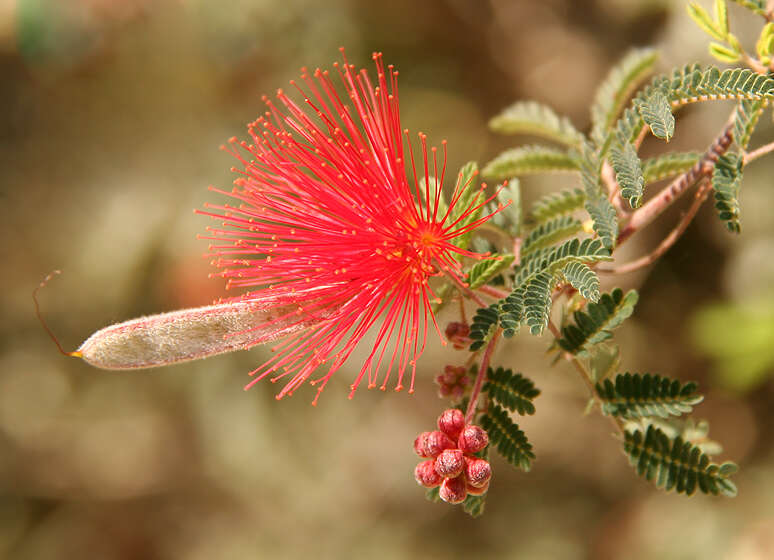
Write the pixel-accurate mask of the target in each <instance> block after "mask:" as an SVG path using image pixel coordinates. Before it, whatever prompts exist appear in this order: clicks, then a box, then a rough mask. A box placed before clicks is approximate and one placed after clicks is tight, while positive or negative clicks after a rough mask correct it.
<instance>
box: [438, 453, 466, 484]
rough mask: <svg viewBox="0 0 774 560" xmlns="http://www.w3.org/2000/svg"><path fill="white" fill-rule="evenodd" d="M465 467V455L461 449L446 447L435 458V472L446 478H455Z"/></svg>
mask: <svg viewBox="0 0 774 560" xmlns="http://www.w3.org/2000/svg"><path fill="white" fill-rule="evenodd" d="M464 468H465V455H463V454H462V451H460V450H459V449H444V450H443V451H441V454H440V455H438V458H437V459H436V460H435V472H437V473H438V474H439V475H441V476H442V477H444V478H454V477H456V476H459V475H460V473H462V470H463V469H464Z"/></svg>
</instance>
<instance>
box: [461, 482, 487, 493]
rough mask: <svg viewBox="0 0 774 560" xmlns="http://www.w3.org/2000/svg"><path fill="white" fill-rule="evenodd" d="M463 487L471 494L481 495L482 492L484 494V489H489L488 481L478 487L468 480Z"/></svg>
mask: <svg viewBox="0 0 774 560" xmlns="http://www.w3.org/2000/svg"><path fill="white" fill-rule="evenodd" d="M465 489H466V490H467V492H468V494H470V495H471V496H481V495H482V494H486V491H487V490H489V483H488V482H487V483H486V484H484V485H483V486H481V487H480V488H477V487H475V486H473V485H472V484H470V483H469V482H468V485H467V487H466V488H465Z"/></svg>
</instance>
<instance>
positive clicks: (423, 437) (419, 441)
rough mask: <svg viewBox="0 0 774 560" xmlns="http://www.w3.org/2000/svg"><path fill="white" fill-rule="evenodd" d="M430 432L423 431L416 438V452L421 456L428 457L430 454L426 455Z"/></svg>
mask: <svg viewBox="0 0 774 560" xmlns="http://www.w3.org/2000/svg"><path fill="white" fill-rule="evenodd" d="M430 433H431V432H422V433H421V434H419V435H418V436H417V438H416V439H415V440H414V453H416V454H417V455H419V456H420V457H428V455H425V446H426V445H427V437H428V436H429V435H430Z"/></svg>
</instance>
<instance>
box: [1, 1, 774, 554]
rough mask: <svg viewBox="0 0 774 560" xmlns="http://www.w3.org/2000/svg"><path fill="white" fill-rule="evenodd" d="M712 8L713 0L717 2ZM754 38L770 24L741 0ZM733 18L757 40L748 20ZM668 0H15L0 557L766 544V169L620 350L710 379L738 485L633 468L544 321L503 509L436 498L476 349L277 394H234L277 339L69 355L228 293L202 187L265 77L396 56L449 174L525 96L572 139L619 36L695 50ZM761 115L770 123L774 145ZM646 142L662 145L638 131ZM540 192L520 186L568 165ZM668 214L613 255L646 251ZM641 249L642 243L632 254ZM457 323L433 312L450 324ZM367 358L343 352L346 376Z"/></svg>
mask: <svg viewBox="0 0 774 560" xmlns="http://www.w3.org/2000/svg"><path fill="white" fill-rule="evenodd" d="M702 4H704V5H705V6H706V7H708V8H709V7H710V4H711V3H710V2H709V1H708V0H705V1H703V2H702ZM731 17H732V26H733V29H736V30H737V32H738V34H739V35H740V36H741V37H742V38H743V43H744V44H745V45H746V46H747V47H748V49H751V48H752V46H753V45H754V42H755V39H756V35H755V34H756V32H757V30H758V29H759V28H760V25H759V23H758V21H756V20H755V18H753V17H750V16H748V15H747V14H746V13H744V12H743V11H742V10H739V9H735V7H732V9H731ZM745 30H747V32H745ZM706 44H707V39H706V37H704V36H703V35H702V34H701V32H700V31H698V30H697V29H696V28H695V26H693V25H692V23H691V22H690V21H689V20H688V18H687V16H686V14H685V8H684V3H683V1H682V0H626V1H624V0H596V1H574V0H548V1H545V2H534V1H527V0H524V1H509V0H477V1H474V0H423V1H422V2H415V1H411V0H395V1H392V2H367V1H363V0H328V1H326V2H315V1H312V0H282V1H279V0H234V1H231V2H215V1H207V0H163V1H162V0H159V1H152V0H69V1H68V0H2V1H0V107H1V109H0V228H2V230H1V231H0V239H2V240H3V241H2V244H1V245H0V262H2V263H3V265H2V270H3V272H2V275H0V306H2V314H1V315H0V557H3V558H10V559H25V560H26V559H35V560H37V559H42V560H46V559H58V558H99V559H134V558H143V559H160V560H161V559H211V558H227V559H242V558H301V557H310V556H313V557H315V558H350V557H362V556H363V555H366V554H367V555H368V557H373V558H411V557H419V556H421V557H423V558H450V557H463V556H466V557H470V555H473V557H498V558H525V559H527V558H529V559H533V558H551V559H557V560H565V559H566V560H570V559H584V558H601V559H620V558H627V559H635V560H636V559H649V558H661V559H687V558H730V559H733V560H742V559H744V560H748V559H749V560H757V559H764V558H772V557H774V484H773V482H774V451H773V446H772V443H773V440H774V438H773V437H772V432H771V431H770V427H771V422H772V418H773V416H774V415H773V413H772V406H771V405H772V403H773V402H774V383H773V382H772V380H771V374H772V370H773V368H772V363H773V362H774V264H773V263H774V243H772V240H773V239H774V224H773V223H772V220H771V218H770V215H771V210H770V209H771V208H773V207H774V189H772V188H771V187H772V185H771V179H770V177H771V172H772V170H773V169H774V168H773V167H772V164H771V162H770V161H766V160H764V161H761V162H756V163H755V164H753V165H751V166H750V168H749V169H748V170H747V171H746V178H745V182H744V189H743V194H742V219H743V233H742V235H741V236H738V237H736V236H732V235H730V234H727V233H726V232H725V229H724V227H723V225H722V223H720V222H719V221H718V220H717V219H716V218H715V216H714V212H713V210H712V208H711V207H710V205H709V204H708V205H707V207H706V208H704V211H703V212H702V213H701V214H700V216H699V218H698V219H697V221H696V223H695V224H694V225H693V226H692V227H691V228H690V229H689V231H688V232H687V233H686V235H685V237H684V238H683V239H682V240H681V241H680V243H679V244H678V245H677V246H676V247H675V248H673V249H672V250H671V251H670V252H669V253H668V255H667V256H666V257H665V258H664V259H663V260H662V261H661V262H659V264H657V265H656V266H655V267H653V268H651V269H648V270H645V271H642V272H640V273H637V274H631V275H628V276H626V277H622V278H619V279H616V281H618V283H619V284H620V285H622V286H623V287H637V288H638V289H640V290H641V299H640V304H639V306H638V308H637V310H636V313H635V316H634V317H633V318H632V319H631V320H630V321H629V322H628V323H627V325H626V326H625V327H624V328H623V329H621V330H620V332H619V333H618V335H617V340H618V341H619V342H620V343H621V346H622V353H623V360H624V364H623V365H624V367H625V368H626V369H629V370H631V371H642V372H645V371H652V372H654V373H662V374H665V375H673V376H678V377H681V378H683V379H695V380H697V381H700V382H701V384H702V388H703V389H704V391H705V393H706V394H707V399H706V401H705V403H703V404H702V405H701V406H700V407H699V408H698V411H697V416H699V417H704V418H708V419H709V420H710V421H711V423H712V427H713V429H712V435H713V436H714V438H715V439H718V440H720V441H721V442H722V443H723V444H724V445H725V452H724V454H723V455H722V456H721V457H720V459H732V460H734V461H736V462H738V463H739V464H740V465H741V467H742V472H741V474H739V475H738V476H737V477H736V479H735V480H736V483H737V484H738V486H739V489H740V495H739V497H738V498H736V499H734V500H728V499H722V498H707V497H694V498H691V499H686V498H684V497H677V496H673V495H666V494H663V493H661V492H659V491H658V490H656V489H655V488H653V487H652V486H651V485H649V484H647V483H645V482H644V481H642V480H640V479H638V478H637V477H636V476H635V474H634V473H633V471H632V470H631V469H630V468H629V466H628V464H627V462H626V459H625V457H624V456H623V454H622V453H621V452H620V450H619V444H618V442H617V441H616V440H615V439H614V438H612V437H610V433H609V425H608V424H607V423H606V422H605V421H604V420H603V419H600V418H599V417H598V416H590V417H588V418H584V417H582V413H583V409H584V406H585V396H584V390H583V387H582V385H581V383H580V382H579V380H578V379H577V377H575V376H574V374H573V372H572V370H571V369H570V368H568V367H566V366H565V365H563V364H559V365H557V366H556V367H553V368H551V367H549V360H548V359H546V358H545V356H544V352H545V349H546V347H547V345H548V340H547V339H542V340H541V339H534V338H530V337H528V335H526V334H524V335H522V336H521V337H520V338H518V339H516V340H514V341H513V342H510V343H509V344H508V345H503V346H502V347H501V348H500V350H499V354H498V357H497V360H498V362H499V363H502V364H506V365H510V366H512V367H514V368H517V369H518V370H521V371H523V372H525V373H526V374H527V375H529V376H531V377H532V378H533V379H534V380H535V381H536V383H537V384H538V386H539V387H540V388H541V389H543V394H542V396H541V397H540V398H539V399H538V400H537V403H536V404H537V409H538V412H537V414H536V416H535V417H533V418H529V419H527V420H525V421H524V422H523V424H522V427H523V428H524V429H525V430H526V431H527V434H528V435H529V437H530V438H531V440H532V442H533V444H534V446H535V451H536V453H537V456H538V459H537V461H536V462H535V464H534V468H533V471H532V472H531V473H530V474H522V473H516V472H513V471H512V470H511V469H510V467H508V466H507V465H506V464H504V463H502V462H497V461H495V463H494V468H495V479H494V481H493V483H492V486H491V490H490V492H489V494H490V495H489V499H488V504H487V513H486V514H485V516H484V517H482V518H480V519H477V520H471V519H470V518H469V517H467V516H466V515H465V514H463V513H462V512H461V511H460V509H459V508H453V507H450V506H446V505H442V504H433V503H429V502H427V501H425V499H424V492H423V491H422V490H421V489H420V488H418V487H417V486H416V485H415V483H414V481H413V479H412V469H413V467H414V465H415V464H416V462H417V458H416V457H415V456H414V455H413V453H412V452H411V443H412V441H413V438H414V437H415V435H416V434H417V433H418V432H420V431H422V430H426V429H431V427H432V425H433V423H434V421H435V418H436V416H437V415H438V413H440V411H441V410H442V409H443V408H444V407H445V403H444V402H442V401H440V400H438V398H437V396H436V387H435V386H434V384H433V382H432V379H433V377H434V375H435V374H436V373H438V372H439V371H440V368H441V367H442V365H443V364H444V363H455V364H456V363H460V362H462V361H463V360H464V353H447V354H443V355H442V354H441V352H440V351H439V350H438V349H437V348H432V349H430V350H429V351H428V352H426V354H425V356H424V357H423V359H422V361H421V370H420V373H419V381H418V388H417V392H416V394H414V395H412V396H410V395H408V394H406V393H398V394H396V393H394V392H387V393H386V394H383V393H381V392H379V391H372V392H369V391H367V390H361V391H359V392H358V393H357V395H356V397H355V399H354V400H353V401H349V400H347V398H346V395H347V392H348V384H349V383H350V381H351V374H352V373H353V372H351V371H342V372H341V373H339V374H338V375H337V376H336V378H335V380H334V381H333V382H332V383H331V384H329V386H328V388H327V389H326V392H325V393H324V395H323V397H322V398H321V400H320V403H319V405H318V406H317V407H316V408H312V407H311V406H309V403H310V401H311V399H312V397H313V394H314V390H313V389H311V388H310V389H309V390H306V391H298V392H297V394H296V396H294V397H293V398H292V399H286V400H283V401H281V402H276V401H275V400H274V398H273V395H274V394H275V392H276V391H277V387H276V386H273V385H271V384H269V383H266V384H259V385H258V386H257V387H255V388H253V389H252V390H251V391H249V392H243V391H242V386H243V385H244V383H245V381H246V379H247V378H246V373H247V372H248V371H249V370H250V369H252V368H253V367H255V366H256V365H258V364H259V363H260V362H261V360H262V358H263V356H264V351H263V350H262V349H256V350H253V351H250V352H241V353H237V354H234V355H229V356H223V357H219V358H213V359H210V360H207V361H204V362H200V363H193V364H189V365H180V366H176V367H170V368H167V369H161V370H156V371H147V372H138V373H115V372H114V373H111V372H104V371H98V370H95V369H91V368H90V367H88V366H87V365H86V364H84V363H82V362H80V361H77V360H73V359H67V358H64V357H63V356H61V355H59V354H58V353H57V352H56V350H55V348H54V346H53V345H52V344H51V341H50V340H49V339H48V338H47V337H46V335H45V333H44V332H43V330H42V329H41V328H40V325H39V324H38V322H37V321H36V319H35V316H34V314H33V308H32V301H31V299H30V293H31V291H32V289H33V288H34V287H35V286H36V285H37V283H38V282H39V281H40V279H41V278H42V277H43V276H44V275H45V274H46V273H47V272H49V271H51V270H52V269H55V268H60V269H62V270H63V271H64V273H63V275H62V276H61V277H58V278H57V279H55V280H54V281H52V283H51V285H50V286H49V287H48V288H47V289H46V290H44V291H43V292H42V294H41V300H42V304H43V308H44V310H45V314H46V316H47V318H48V320H49V322H50V324H51V326H52V328H53V329H54V331H55V332H56V333H58V335H59V336H60V337H61V339H62V341H63V343H64V345H65V346H66V347H67V348H75V347H77V346H78V345H79V344H80V342H81V341H82V340H83V339H85V338H86V337H87V336H88V335H89V334H90V333H91V332H92V331H94V330H96V329H97V328H100V327H102V326H105V325H107V324H109V323H111V322H115V321H120V320H124V319H127V318H131V317H135V316H138V315H141V314H147V313H154V312H160V311H165V310H171V309H176V308H180V307H183V306H194V305H201V304H206V303H208V302H210V301H211V300H212V299H213V298H215V297H217V296H219V295H221V294H222V293H223V292H222V285H221V282H220V281H218V280H209V279H208V278H207V273H208V272H209V265H208V263H207V260H206V259H203V258H202V257H201V255H202V253H203V252H204V251H205V250H206V243H205V242H203V241H197V240H196V238H195V236H196V234H197V233H199V232H202V231H203V229H204V227H205V226H206V225H208V220H207V219H205V218H203V217H201V216H197V215H194V214H193V212H192V209H193V208H200V207H201V206H202V204H203V203H204V202H205V201H208V200H210V201H212V200H213V199H214V198H213V194H212V193H209V192H207V190H206V187H207V185H209V184H215V185H218V186H222V187H228V185H229V184H230V181H231V177H230V173H229V171H228V169H229V167H230V166H231V165H232V161H231V160H230V158H229V157H228V156H227V155H225V154H223V153H222V152H220V151H218V149H217V148H218V145H219V144H220V143H221V142H223V141H224V140H225V139H227V138H228V137H230V136H232V135H241V134H242V133H243V131H244V123H245V122H247V121H249V120H251V119H253V118H254V117H255V116H256V115H257V114H258V113H259V112H260V111H262V104H261V103H260V95H261V94H263V93H272V92H273V91H274V90H275V89H276V88H277V87H284V86H285V85H286V84H287V81H288V80H290V79H292V78H295V77H297V75H298V69H299V68H300V67H301V66H303V65H307V66H312V67H314V66H330V64H331V63H332V62H333V61H334V60H336V59H337V58H338V51H337V48H338V47H339V46H341V45H343V46H346V48H347V53H348V56H349V58H350V59H351V60H352V61H353V62H355V63H357V64H358V65H368V64H369V63H370V56H369V55H370V53H371V52H372V51H373V50H379V51H382V52H384V54H385V60H386V61H387V62H389V63H392V64H395V65H396V66H397V67H398V69H399V70H400V76H401V78H400V79H401V82H400V83H401V100H402V115H403V123H404V125H405V126H408V127H410V128H411V130H412V131H414V132H416V131H418V130H422V131H424V132H427V133H428V134H429V135H430V138H431V139H432V140H434V141H435V142H436V143H438V142H440V140H441V139H442V138H446V139H448V141H449V149H450V165H451V167H452V168H456V167H458V166H459V165H460V164H462V163H464V162H465V161H467V160H468V159H476V160H478V161H480V162H482V163H483V162H485V161H486V160H488V159H489V158H491V157H493V156H494V155H495V154H497V153H498V151H499V150H501V149H503V148H505V147H507V146H510V145H512V144H513V143H514V141H515V140H514V139H512V138H498V137H495V136H493V135H492V134H490V133H489V132H488V131H487V128H486V122H487V120H488V118H489V117H490V116H492V115H493V114H494V113H496V112H497V111H499V110H500V109H501V108H502V107H504V106H505V105H507V104H508V103H510V102H512V101H514V100H516V99H524V98H534V99H537V100H540V101H542V102H545V103H548V104H550V105H552V106H554V107H555V108H556V109H557V110H558V111H560V112H562V113H565V114H567V115H569V116H570V117H571V118H572V119H573V120H574V122H575V123H576V125H577V126H578V127H580V128H582V129H585V127H587V126H588V122H589V119H588V106H589V105H590V102H591V99H592V98H593V94H594V90H595V87H596V85H597V84H598V82H599V81H600V80H601V79H602V78H603V77H604V75H605V73H606V72H607V70H608V69H609V67H610V66H611V65H612V64H613V63H614V62H615V61H616V60H617V59H618V58H619V57H620V56H622V55H623V53H624V52H625V51H626V50H627V49H628V48H630V47H633V46H642V45H655V46H657V47H658V48H659V49H660V50H661V51H662V53H663V56H662V59H661V62H660V67H661V69H662V70H663V69H668V68H670V67H672V66H674V65H682V64H684V63H686V62H692V61H698V60H701V61H707V55H706ZM730 109H731V105H727V106H725V105H722V104H720V105H713V106H708V107H704V108H692V109H690V110H686V111H684V112H683V114H682V115H681V118H680V119H679V122H678V126H677V134H676V136H675V138H674V140H673V143H674V147H675V148H676V149H704V147H705V146H706V145H707V143H708V142H709V141H710V140H711V138H712V136H713V134H714V133H716V132H717V131H718V130H719V128H720V126H721V125H722V123H723V122H724V121H725V119H726V116H727V114H728V111H729V110H730ZM770 122H771V119H770V116H769V115H766V116H765V117H764V118H763V119H762V125H761V127H760V131H759V134H758V135H757V136H756V138H755V139H754V145H755V144H756V143H761V142H768V141H770V140H771V138H772V133H773V132H774V130H772V126H771V124H770ZM657 148H658V145H657V144H656V143H652V144H649V145H648V146H646V149H647V150H655V149H657ZM570 182H571V181H570V179H568V178H566V177H560V178H556V177H551V178H548V179H543V180H531V181H525V182H524V185H523V186H524V197H525V199H527V200H532V199H534V198H535V197H536V196H537V195H539V194H542V193H543V192H547V191H549V190H552V189H556V188H558V187H560V186H565V185H567V184H570ZM676 217H677V214H676V213H672V214H670V215H668V216H665V217H664V218H662V219H661V220H660V221H659V222H658V223H657V224H655V225H654V226H652V227H651V228H649V229H648V230H647V231H646V232H644V233H643V235H641V236H639V237H638V238H637V240H636V241H633V242H631V246H630V247H628V248H627V249H626V251H627V255H628V256H629V257H632V256H636V255H638V254H641V253H642V252H645V251H647V250H648V249H649V248H650V247H652V246H654V244H655V243H657V242H658V240H659V239H660V237H659V236H660V235H663V234H664V232H666V231H668V229H669V228H670V226H671V224H672V223H674V220H675V218H676ZM624 260H626V256H624ZM450 318H451V316H448V317H446V319H447V320H448V319H450ZM355 367H357V366H356V365H350V368H349V369H350V370H351V369H353V368H355Z"/></svg>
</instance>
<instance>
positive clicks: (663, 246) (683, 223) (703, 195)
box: [597, 179, 711, 274]
mask: <svg viewBox="0 0 774 560" xmlns="http://www.w3.org/2000/svg"><path fill="white" fill-rule="evenodd" d="M710 190H711V187H710V184H709V181H708V180H707V179H705V180H704V181H702V183H701V184H700V185H699V188H698V190H697V191H696V196H695V197H694V199H693V203H692V204H691V207H690V208H689V209H688V211H687V212H685V213H684V214H683V216H682V218H681V220H680V222H679V223H678V224H677V227H675V229H673V230H672V231H671V232H670V233H669V235H667V236H666V237H665V238H664V240H663V241H662V242H661V243H659V245H658V247H656V248H655V249H654V250H653V251H652V252H651V253H648V254H647V255H644V256H642V257H640V258H639V259H636V260H633V261H631V262H628V263H626V264H622V265H620V266H616V267H612V268H602V267H597V272H603V273H605V274H626V273H628V272H634V271H635V270H639V269H640V268H643V267H646V266H648V265H649V264H652V263H653V262H655V261H656V260H657V259H658V258H659V257H661V255H663V254H664V253H666V252H667V251H668V250H669V248H670V247H672V245H674V244H675V242H676V241H677V240H678V239H679V238H680V236H681V235H682V234H683V233H684V232H685V230H686V229H687V228H688V225H689V224H690V223H691V221H692V220H693V218H694V216H696V212H698V211H699V208H701V205H702V204H703V203H704V201H705V200H706V199H707V196H708V195H709V192H710Z"/></svg>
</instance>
